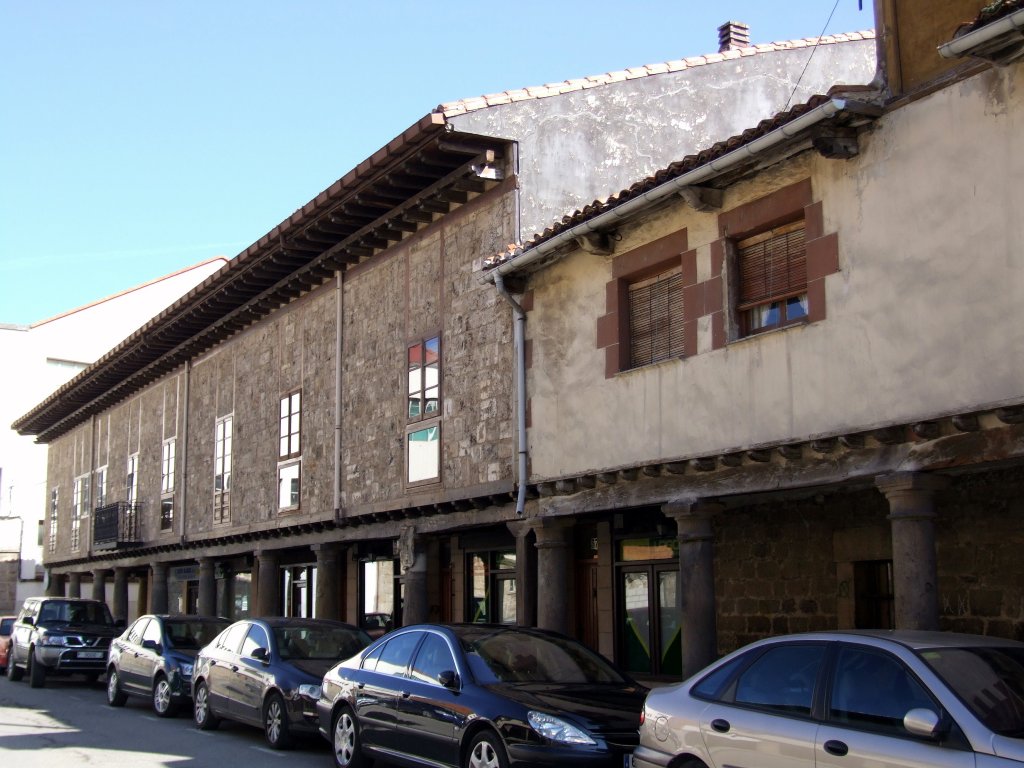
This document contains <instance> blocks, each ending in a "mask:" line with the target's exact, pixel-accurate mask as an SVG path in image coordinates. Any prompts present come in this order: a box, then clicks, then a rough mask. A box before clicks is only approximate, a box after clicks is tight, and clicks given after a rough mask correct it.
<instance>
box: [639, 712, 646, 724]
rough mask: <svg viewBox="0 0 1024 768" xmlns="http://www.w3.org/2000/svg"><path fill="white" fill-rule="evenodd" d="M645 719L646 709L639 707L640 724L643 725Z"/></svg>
mask: <svg viewBox="0 0 1024 768" xmlns="http://www.w3.org/2000/svg"><path fill="white" fill-rule="evenodd" d="M646 719H647V710H646V709H641V710H640V725H643V724H644V720H646Z"/></svg>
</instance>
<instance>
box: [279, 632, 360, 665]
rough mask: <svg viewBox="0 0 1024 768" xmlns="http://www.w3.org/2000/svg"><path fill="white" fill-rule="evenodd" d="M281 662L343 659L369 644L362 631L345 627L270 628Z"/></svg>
mask: <svg viewBox="0 0 1024 768" xmlns="http://www.w3.org/2000/svg"><path fill="white" fill-rule="evenodd" d="M274 639H276V640H277V651H278V654H280V656H281V658H282V659H286V660H297V659H347V658H349V657H350V656H355V655H356V654H357V653H359V651H361V650H363V648H365V647H366V646H367V645H369V644H370V637H369V635H367V634H366V633H365V632H363V631H362V630H358V629H347V628H345V627H309V626H296V627H274Z"/></svg>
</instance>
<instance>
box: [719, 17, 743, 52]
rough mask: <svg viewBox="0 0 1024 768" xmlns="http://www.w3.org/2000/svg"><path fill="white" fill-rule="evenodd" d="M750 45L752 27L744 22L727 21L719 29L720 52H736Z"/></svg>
mask: <svg viewBox="0 0 1024 768" xmlns="http://www.w3.org/2000/svg"><path fill="white" fill-rule="evenodd" d="M749 45H750V27H749V26H748V25H746V24H744V23H743V22H742V21H727V22H725V24H723V25H722V26H720V27H719V28H718V52H719V53H724V52H725V51H735V50H736V49H737V48H746V47H747V46H749Z"/></svg>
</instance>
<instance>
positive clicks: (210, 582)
mask: <svg viewBox="0 0 1024 768" xmlns="http://www.w3.org/2000/svg"><path fill="white" fill-rule="evenodd" d="M215 565H216V563H215V562H214V559H213V558H212V557H200V558H199V594H198V595H197V598H198V599H197V600H196V611H198V612H199V615H200V616H216V615H217V576H216V574H215V572H214V566H215Z"/></svg>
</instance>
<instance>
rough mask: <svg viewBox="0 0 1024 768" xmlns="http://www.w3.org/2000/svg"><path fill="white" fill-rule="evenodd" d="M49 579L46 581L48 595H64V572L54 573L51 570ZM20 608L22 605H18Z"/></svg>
mask: <svg viewBox="0 0 1024 768" xmlns="http://www.w3.org/2000/svg"><path fill="white" fill-rule="evenodd" d="M49 577H50V578H49V579H48V580H47V582H46V596H47V597H64V582H65V577H64V574H63V573H54V572H53V571H50V573H49ZM17 607H18V608H19V609H20V608H21V606H20V605H19V606H17Z"/></svg>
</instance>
